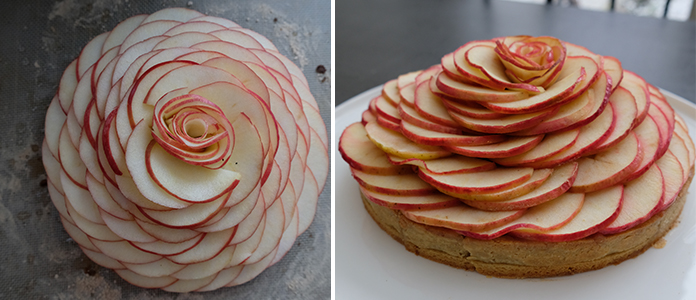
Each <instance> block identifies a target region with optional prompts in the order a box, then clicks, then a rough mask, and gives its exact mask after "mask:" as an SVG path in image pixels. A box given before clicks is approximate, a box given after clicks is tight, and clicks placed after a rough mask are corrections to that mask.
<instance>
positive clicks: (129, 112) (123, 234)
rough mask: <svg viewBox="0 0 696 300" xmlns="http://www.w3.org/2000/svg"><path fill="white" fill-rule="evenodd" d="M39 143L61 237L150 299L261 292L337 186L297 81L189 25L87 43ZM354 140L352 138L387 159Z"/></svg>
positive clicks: (237, 36)
mask: <svg viewBox="0 0 696 300" xmlns="http://www.w3.org/2000/svg"><path fill="white" fill-rule="evenodd" d="M397 87H398V85H397ZM397 95H398V92H397ZM391 96H393V95H391ZM385 99H386V98H385ZM386 100H390V99H386ZM388 104H389V103H388ZM396 104H398V102H395V103H393V104H390V106H382V105H381V104H380V108H386V109H389V108H391V110H390V111H389V112H390V113H391V115H390V114H386V115H385V114H384V111H382V114H381V115H380V117H382V118H384V117H387V118H388V117H392V119H390V121H394V118H398V117H399V113H398V110H396V106H395V105H396ZM366 117H367V118H369V116H366ZM373 117H374V119H375V120H376V116H373ZM46 128H47V129H46V139H45V142H44V146H43V160H44V166H45V168H46V171H47V175H48V182H49V192H50V194H51V198H52V200H53V202H54V204H55V205H56V207H57V209H58V211H59V213H60V216H61V221H62V222H63V224H64V227H65V229H66V231H67V232H68V234H70V236H72V237H73V239H74V240H75V241H77V242H78V244H79V245H80V247H81V248H82V249H83V250H84V251H85V253H86V254H87V255H88V256H89V257H90V258H91V259H93V260H94V261H95V262H96V263H98V264H101V265H103V266H104V267H107V268H113V269H115V270H116V272H117V273H118V274H119V275H120V276H121V277H123V278H124V279H125V280H126V281H128V282H131V283H133V284H135V285H139V286H143V287H147V288H162V289H164V290H167V291H172V292H190V291H206V290H214V289H217V288H220V287H223V286H232V285H238V284H243V283H245V282H247V281H249V280H251V279H253V278H254V277H256V276H257V275H258V274H259V273H261V272H262V271H263V270H264V269H266V268H267V267H268V266H270V265H272V264H274V263H276V262H278V261H279V260H280V259H281V258H282V257H283V256H284V255H285V254H286V253H287V252H288V251H289V249H290V248H291V247H292V245H293V244H294V241H295V239H296V238H297V236H298V235H299V234H301V233H302V232H304V231H305V230H306V229H307V227H308V226H309V225H310V223H311V222H312V219H313V218H314V213H315V211H316V207H317V200H318V196H319V193H320V192H321V190H322V187H323V186H324V184H325V182H326V177H327V175H328V162H329V158H328V138H327V137H326V136H327V133H326V128H325V127H324V121H323V120H322V118H321V115H320V114H319V108H318V105H317V103H316V100H315V99H314V97H313V96H312V94H311V93H310V91H309V87H308V84H307V80H306V79H305V78H304V75H303V74H302V71H301V70H300V69H299V68H298V67H297V66H296V65H294V64H293V63H292V62H291V61H290V60H289V59H287V58H286V57H284V56H282V55H281V54H280V53H279V52H278V49H277V48H276V47H275V46H273V44H272V43H271V42H270V41H269V40H268V39H266V38H265V37H263V36H261V35H259V34H258V33H256V32H253V31H251V30H248V29H243V28H241V27H240V26H239V25H237V24H236V23H234V22H232V21H229V20H225V19H221V18H217V17H210V16H205V15H203V14H201V13H199V12H196V11H192V10H188V9H181V8H172V9H164V10H161V11H159V12H156V13H154V14H152V15H149V16H147V15H140V16H135V17H132V18H130V19H127V20H126V21H124V22H122V23H120V24H119V25H118V26H116V28H114V30H113V31H111V32H107V33H104V34H102V35H99V36H97V37H96V38H94V39H93V40H92V41H91V42H89V43H88V44H87V46H85V48H84V49H83V50H82V52H81V53H80V56H79V57H78V58H77V59H76V60H75V61H73V62H72V63H71V64H70V65H69V66H68V68H67V69H66V70H65V72H64V74H63V76H62V78H61V82H60V86H59V91H58V93H57V95H56V97H54V99H53V100H52V103H51V105H50V106H49V109H48V112H47V115H46ZM363 132H364V130H363ZM359 135H360V134H358V135H357V136H356V135H353V136H350V137H347V138H348V139H350V138H353V140H355V141H362V146H363V148H366V146H367V144H366V143H369V144H370V145H371V147H372V148H374V149H378V148H377V147H375V146H374V145H373V144H372V143H371V142H370V141H369V140H368V139H367V136H366V134H364V133H363V136H362V137H360V136H359ZM349 142H350V141H349ZM367 148H369V147H367ZM357 150H358V152H359V151H361V149H357ZM372 150H373V149H369V150H368V151H372ZM350 156H351V157H353V156H355V157H358V159H357V160H356V166H362V167H363V169H365V170H371V171H375V170H390V172H399V171H394V170H402V169H403V170H405V171H408V172H410V170H408V168H406V167H402V166H392V165H391V164H389V162H388V159H387V158H386V155H385V154H382V159H383V160H382V164H380V163H378V161H377V160H375V159H374V158H369V157H367V158H365V157H362V156H360V155H356V151H353V152H351V153H350ZM385 164H386V165H389V167H386V166H385ZM411 175H412V176H413V177H414V178H415V179H416V180H420V179H419V178H418V177H417V176H416V175H414V174H411ZM430 189H432V190H434V188H430Z"/></svg>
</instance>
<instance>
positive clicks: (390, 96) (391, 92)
mask: <svg viewBox="0 0 696 300" xmlns="http://www.w3.org/2000/svg"><path fill="white" fill-rule="evenodd" d="M382 97H384V99H385V100H387V101H389V103H391V104H392V105H393V106H397V105H399V102H401V96H400V95H399V86H398V85H397V82H396V79H392V80H389V81H387V83H385V84H384V86H383V87H382Z"/></svg>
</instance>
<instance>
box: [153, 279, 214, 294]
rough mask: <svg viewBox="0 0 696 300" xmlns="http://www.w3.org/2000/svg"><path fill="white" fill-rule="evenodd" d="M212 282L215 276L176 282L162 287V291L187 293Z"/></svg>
mask: <svg viewBox="0 0 696 300" xmlns="http://www.w3.org/2000/svg"><path fill="white" fill-rule="evenodd" d="M213 280H215V275H210V276H208V277H204V278H200V279H192V280H177V281H176V282H174V283H172V284H170V285H168V286H166V287H163V288H162V290H163V291H167V292H173V293H188V292H191V291H195V290H197V289H200V288H202V287H204V286H206V285H209V284H210V283H211V282H213Z"/></svg>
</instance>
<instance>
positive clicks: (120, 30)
mask: <svg viewBox="0 0 696 300" xmlns="http://www.w3.org/2000/svg"><path fill="white" fill-rule="evenodd" d="M147 17H148V15H136V16H132V17H130V18H128V19H126V20H124V21H122V22H121V23H119V24H118V25H116V27H114V29H112V30H111V31H110V32H109V36H108V37H106V40H105V41H104V44H103V45H102V53H105V52H106V51H108V50H110V49H111V48H114V47H117V46H120V45H121V44H122V43H123V40H125V39H126V37H127V36H128V35H129V34H130V33H131V32H133V30H135V29H136V28H137V27H138V26H139V25H140V23H142V21H143V20H145V18H147Z"/></svg>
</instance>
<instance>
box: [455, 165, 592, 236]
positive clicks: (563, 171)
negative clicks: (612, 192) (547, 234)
mask: <svg viewBox="0 0 696 300" xmlns="http://www.w3.org/2000/svg"><path fill="white" fill-rule="evenodd" d="M541 170H549V169H541ZM538 171H539V170H536V171H534V173H535V174H536V173H537V172H538ZM577 173H578V164H577V163H576V162H572V163H568V164H565V165H563V166H561V167H558V168H557V169H555V170H553V173H551V175H550V176H549V177H548V178H547V179H546V180H544V182H543V183H542V184H541V185H540V186H538V187H537V188H535V189H534V190H532V191H531V192H529V193H525V194H523V195H521V196H517V197H513V198H509V197H508V198H505V199H506V200H503V201H474V200H466V199H464V200H462V201H463V202H464V203H466V204H468V205H470V206H472V207H475V208H478V209H483V210H491V211H500V210H518V209H525V208H529V207H534V206H537V205H543V203H545V202H547V201H552V200H553V199H557V198H558V197H563V196H564V195H577V196H580V195H582V196H583V197H580V198H581V199H582V198H584V194H582V193H576V194H573V193H566V191H568V189H569V188H570V187H571V185H572V184H573V182H574V181H575V177H576V176H577ZM564 193H565V194H564ZM577 196H576V197H577ZM507 199H509V200H507ZM544 228H549V226H546V227H544Z"/></svg>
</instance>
